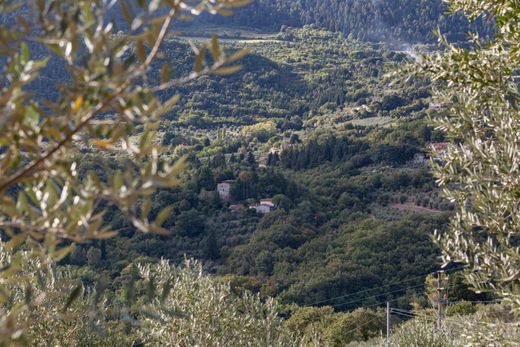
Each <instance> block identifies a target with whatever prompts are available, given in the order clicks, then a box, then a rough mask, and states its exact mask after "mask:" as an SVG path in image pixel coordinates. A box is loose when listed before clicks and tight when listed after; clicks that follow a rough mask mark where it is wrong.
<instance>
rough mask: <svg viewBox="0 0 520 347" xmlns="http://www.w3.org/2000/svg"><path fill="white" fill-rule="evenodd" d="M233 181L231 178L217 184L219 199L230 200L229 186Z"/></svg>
mask: <svg viewBox="0 0 520 347" xmlns="http://www.w3.org/2000/svg"><path fill="white" fill-rule="evenodd" d="M234 183H235V181H233V180H227V181H224V182H221V183H219V184H217V192H218V196H219V197H220V200H222V201H225V202H228V201H230V200H231V187H232V185H233V184H234Z"/></svg>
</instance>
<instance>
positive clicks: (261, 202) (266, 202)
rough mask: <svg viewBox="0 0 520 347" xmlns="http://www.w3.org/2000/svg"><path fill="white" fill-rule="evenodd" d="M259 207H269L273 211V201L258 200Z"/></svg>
mask: <svg viewBox="0 0 520 347" xmlns="http://www.w3.org/2000/svg"><path fill="white" fill-rule="evenodd" d="M260 205H265V206H269V207H271V208H273V209H274V203H273V199H260Z"/></svg>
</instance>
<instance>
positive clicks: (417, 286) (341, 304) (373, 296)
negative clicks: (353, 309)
mask: <svg viewBox="0 0 520 347" xmlns="http://www.w3.org/2000/svg"><path fill="white" fill-rule="evenodd" d="M419 287H424V284H418V285H416V286H412V287H406V288H401V289H397V290H393V291H390V292H386V293H379V294H374V295H370V296H366V297H364V298H361V299H357V300H351V301H347V302H343V303H339V304H335V305H331V306H332V307H338V306H345V305H348V304H353V303H356V302H360V301H364V300H366V299H370V298H375V297H378V296H383V295H388V294H393V293H397V292H402V291H405V290H408V289H415V288H419ZM385 302H386V301H385ZM383 303H384V302H383Z"/></svg>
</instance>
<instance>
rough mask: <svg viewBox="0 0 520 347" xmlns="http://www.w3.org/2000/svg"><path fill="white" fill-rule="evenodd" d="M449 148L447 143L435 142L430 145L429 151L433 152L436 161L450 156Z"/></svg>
mask: <svg viewBox="0 0 520 347" xmlns="http://www.w3.org/2000/svg"><path fill="white" fill-rule="evenodd" d="M448 146H449V143H447V142H433V143H430V144H429V146H428V149H429V150H430V151H432V152H433V154H434V157H433V159H434V160H442V159H444V157H446V156H447V155H448Z"/></svg>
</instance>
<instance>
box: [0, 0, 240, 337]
mask: <svg viewBox="0 0 520 347" xmlns="http://www.w3.org/2000/svg"><path fill="white" fill-rule="evenodd" d="M247 2H248V1H246V0H196V1H195V0H193V1H192V0H150V1H141V0H135V1H126V0H119V1H118V0H112V1H108V0H59V1H58V0H36V1H20V0H3V1H0V62H1V65H0V66H1V69H2V72H1V73H0V134H1V136H0V236H1V238H2V239H4V240H6V241H7V243H6V244H5V248H6V249H7V250H8V251H12V250H13V249H15V250H19V249H20V248H22V249H23V250H24V252H30V254H31V257H36V259H37V261H38V262H39V264H41V269H42V271H47V270H48V266H51V265H52V264H53V263H54V262H56V261H59V260H60V259H63V258H64V257H65V256H66V255H67V254H69V253H70V252H71V251H72V250H73V249H74V247H75V244H76V243H81V242H87V241H89V240H93V239H106V238H110V237H113V236H115V235H116V234H117V231H116V230H113V228H111V226H110V225H109V224H106V223H104V220H103V216H104V213H105V211H106V210H107V207H109V206H116V207H117V208H118V209H119V210H120V211H122V212H123V213H124V214H125V215H126V216H127V218H128V219H129V220H130V221H131V223H132V224H133V225H134V226H135V227H136V228H137V229H139V230H141V231H143V232H155V233H164V232H165V230H164V228H162V223H163V222H164V221H165V220H166V218H167V217H168V216H169V214H170V212H171V210H170V208H168V207H166V208H165V209H163V210H162V211H160V212H159V213H158V214H154V217H155V218H153V220H151V219H150V218H149V214H150V211H151V205H152V204H151V199H150V196H151V194H153V192H154V190H155V189H156V188H159V187H170V186H173V185H177V184H178V183H179V182H178V181H179V177H178V176H179V173H180V172H181V171H182V170H183V168H184V166H185V163H184V161H183V160H172V159H171V158H166V157H164V156H162V155H161V147H160V146H159V145H157V144H156V142H155V130H156V129H157V126H158V122H159V121H160V119H161V116H162V115H164V114H165V113H167V112H168V111H169V110H170V109H171V107H172V106H174V105H175V103H176V102H177V101H178V99H179V95H178V94H177V93H176V92H175V90H176V88H178V87H179V86H180V85H183V84H186V83H188V82H190V81H191V80H193V79H196V78H197V77H199V76H201V75H205V74H211V73H215V74H221V75H222V74H228V73H233V72H235V71H237V70H238V69H239V68H240V66H237V65H230V64H232V63H233V62H234V61H236V60H238V59H239V58H241V57H242V56H243V55H244V54H246V52H245V51H239V52H235V53H234V54H231V55H229V54H226V52H225V51H224V50H223V49H222V48H221V47H220V45H219V43H218V40H217V39H216V37H214V38H213V39H212V40H211V41H210V42H209V43H208V44H206V45H202V46H201V47H196V46H195V45H192V49H193V53H194V56H195V59H194V64H193V71H191V72H189V73H187V74H186V75H173V73H172V71H174V70H175V67H176V66H175V61H164V60H163V62H162V67H159V71H160V78H152V77H151V76H152V72H151V68H152V65H153V66H154V69H156V68H157V66H156V65H157V63H158V61H160V58H161V57H163V52H162V47H163V43H164V42H165V41H166V40H172V39H173V38H174V36H175V35H177V34H176V33H175V32H174V31H172V26H173V25H174V23H175V22H177V21H179V20H187V19H189V18H190V17H192V16H195V15H199V14H201V13H203V12H209V13H211V14H221V15H229V14H231V10H232V9H233V8H235V7H237V6H241V5H244V4H245V3H247ZM114 14H116V15H117V16H119V17H121V18H122V20H121V21H119V22H118V23H115V22H114V21H113V20H112V18H113V17H114ZM119 17H118V18H119ZM123 21H126V24H121V23H122V22H123ZM116 24H118V25H116ZM118 26H119V27H124V29H125V30H124V31H121V30H119V29H117V31H116V27H118ZM49 65H52V71H50V72H49V71H47V75H46V76H44V74H43V73H42V71H45V69H46V68H48V67H49ZM49 74H50V75H49ZM57 75H60V76H61V78H60V81H62V82H63V83H62V84H61V85H56V83H54V82H53V79H54V78H56V77H57ZM43 77H45V80H44V81H42V78H43ZM35 86H37V88H35ZM164 91H168V93H169V95H173V96H172V97H171V98H168V99H161V98H160V97H158V95H160V94H161V92H164ZM51 92H52V93H51ZM51 94H52V97H49V95H51ZM163 94H164V93H163ZM85 149H88V150H91V151H97V152H98V153H100V154H101V155H108V154H110V153H117V154H118V155H122V156H125V157H126V158H128V160H127V162H128V165H127V168H126V169H121V170H116V171H115V172H113V173H111V174H110V175H107V176H108V178H101V177H99V175H98V174H96V173H95V172H90V173H88V175H86V176H85V175H80V174H79V173H78V166H79V165H78V164H79V161H80V160H81V155H80V154H81V152H82V151H84V150H85ZM8 260H9V261H7V262H5V263H4V264H3V267H2V269H1V270H0V304H2V305H1V306H0V337H1V338H2V340H3V338H6V339H7V340H9V339H11V338H15V337H20V336H22V335H23V332H24V330H25V329H26V328H27V327H28V326H29V327H30V325H31V321H30V320H26V319H21V318H20V317H21V316H23V315H27V314H28V313H27V312H33V311H34V310H36V308H35V306H36V305H38V304H39V303H41V302H44V301H45V300H44V299H43V298H42V296H45V291H42V293H41V295H40V296H38V298H36V299H35V298H34V297H33V296H31V295H29V294H30V293H31V292H32V290H31V289H30V286H31V284H30V283H32V282H31V281H30V280H29V279H27V278H25V277H24V272H23V271H22V268H21V265H20V261H19V257H18V256H17V255H16V253H15V255H14V256H12V257H10V258H9V259H8ZM25 282H27V288H26V294H27V295H25V296H23V297H24V300H16V298H20V296H16V295H14V294H13V293H11V292H10V291H9V288H12V284H13V283H18V284H20V283H25ZM71 289H73V288H71ZM74 293H77V288H76V289H74V290H73V291H72V294H74ZM72 297H75V296H74V295H72ZM13 300H14V301H13ZM56 312H57V314H58V313H59V311H56ZM29 317H30V315H29ZM19 318H20V319H19ZM22 321H23V323H24V324H23V325H21V324H20V322H22ZM7 340H6V341H7Z"/></svg>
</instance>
